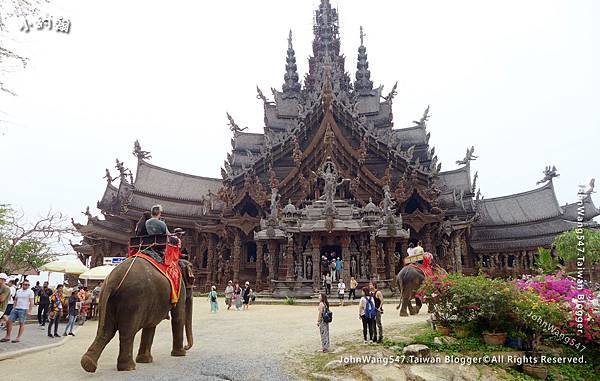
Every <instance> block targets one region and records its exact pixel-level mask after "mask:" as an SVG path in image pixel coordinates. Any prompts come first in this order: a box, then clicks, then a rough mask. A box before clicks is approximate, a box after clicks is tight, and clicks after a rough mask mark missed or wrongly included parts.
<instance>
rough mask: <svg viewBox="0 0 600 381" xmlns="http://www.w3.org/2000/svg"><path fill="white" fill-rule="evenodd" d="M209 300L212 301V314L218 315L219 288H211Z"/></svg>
mask: <svg viewBox="0 0 600 381" xmlns="http://www.w3.org/2000/svg"><path fill="white" fill-rule="evenodd" d="M208 300H209V301H210V312H211V313H213V314H216V313H217V311H218V310H219V303H218V302H217V286H212V287H211V288H210V292H209V293H208Z"/></svg>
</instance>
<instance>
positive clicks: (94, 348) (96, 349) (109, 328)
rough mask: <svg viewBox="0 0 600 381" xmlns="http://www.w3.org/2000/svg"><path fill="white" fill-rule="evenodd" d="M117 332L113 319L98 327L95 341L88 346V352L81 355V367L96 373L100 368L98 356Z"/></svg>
mask: <svg viewBox="0 0 600 381" xmlns="http://www.w3.org/2000/svg"><path fill="white" fill-rule="evenodd" d="M116 332H117V330H116V328H115V324H114V322H112V321H107V322H106V323H105V324H104V325H103V326H102V327H98V333H97V335H96V338H95V339H94V342H93V343H92V345H90V347H89V348H88V350H87V352H85V354H84V355H83V356H81V362H80V364H81V367H82V368H83V369H84V370H85V371H86V372H90V373H94V372H95V371H96V369H97V368H98V358H100V354H102V351H103V350H104V348H105V347H106V344H108V343H109V342H110V341H111V340H112V338H113V337H114V336H115V333H116Z"/></svg>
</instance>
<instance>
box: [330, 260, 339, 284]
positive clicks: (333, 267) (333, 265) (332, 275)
mask: <svg viewBox="0 0 600 381" xmlns="http://www.w3.org/2000/svg"><path fill="white" fill-rule="evenodd" d="M329 270H330V271H331V280H333V281H334V282H335V281H336V280H337V278H338V274H337V273H336V271H335V259H332V260H331V263H330V264H329Z"/></svg>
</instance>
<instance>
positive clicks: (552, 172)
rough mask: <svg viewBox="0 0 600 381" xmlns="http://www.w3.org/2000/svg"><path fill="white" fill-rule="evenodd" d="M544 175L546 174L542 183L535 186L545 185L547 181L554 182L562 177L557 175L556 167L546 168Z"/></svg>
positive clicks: (539, 182)
mask: <svg viewBox="0 0 600 381" xmlns="http://www.w3.org/2000/svg"><path fill="white" fill-rule="evenodd" d="M543 173H544V177H543V178H542V179H541V180H540V181H538V182H537V183H535V185H539V184H541V183H545V182H547V181H552V179H553V178H555V177H558V176H560V175H559V174H558V173H557V169H556V166H554V165H553V166H552V167H550V166H549V165H548V166H546V168H545V169H544V172H543Z"/></svg>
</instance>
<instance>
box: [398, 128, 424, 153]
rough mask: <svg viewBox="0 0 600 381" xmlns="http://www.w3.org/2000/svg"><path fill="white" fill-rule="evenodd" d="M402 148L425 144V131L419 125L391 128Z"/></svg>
mask: <svg viewBox="0 0 600 381" xmlns="http://www.w3.org/2000/svg"><path fill="white" fill-rule="evenodd" d="M393 132H394V134H395V135H396V139H397V140H398V142H399V143H400V144H401V145H402V148H408V147H410V146H413V145H416V146H418V145H423V144H427V131H426V130H425V128H423V127H421V126H414V127H408V128H401V129H398V130H393Z"/></svg>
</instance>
